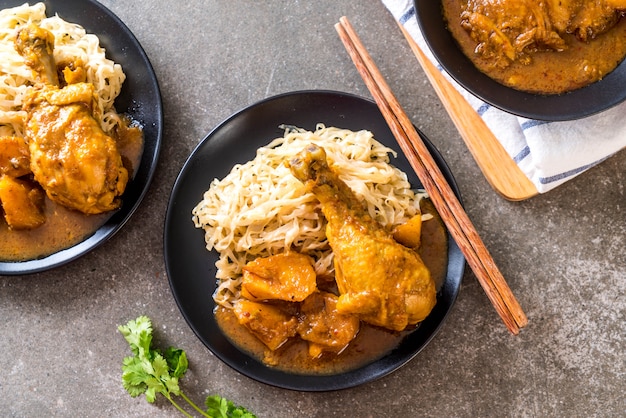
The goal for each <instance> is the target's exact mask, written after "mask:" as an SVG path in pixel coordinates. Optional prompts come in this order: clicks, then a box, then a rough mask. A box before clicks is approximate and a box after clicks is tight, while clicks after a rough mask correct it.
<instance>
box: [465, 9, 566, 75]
mask: <svg viewBox="0 0 626 418" xmlns="http://www.w3.org/2000/svg"><path fill="white" fill-rule="evenodd" d="M461 25H462V26H463V28H465V30H467V31H468V32H469V34H470V35H471V37H472V38H473V39H474V40H475V41H476V42H478V45H477V46H476V50H475V52H476V53H477V54H479V55H481V56H483V57H484V58H486V59H490V60H493V64H494V66H495V67H500V68H503V67H506V66H508V65H509V64H510V63H511V62H513V61H516V60H520V61H522V62H528V60H529V57H528V54H529V53H531V52H533V51H536V50H556V51H559V50H562V49H564V48H565V41H564V40H563V39H562V38H561V36H560V35H559V34H558V33H557V32H556V31H555V29H554V27H553V26H552V24H551V22H550V20H549V16H548V10H547V7H546V5H545V3H544V2H537V1H534V0H469V1H468V2H467V4H466V5H465V6H464V7H462V12H461Z"/></svg>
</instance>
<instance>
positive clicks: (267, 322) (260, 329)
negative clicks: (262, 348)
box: [233, 299, 298, 350]
mask: <svg viewBox="0 0 626 418" xmlns="http://www.w3.org/2000/svg"><path fill="white" fill-rule="evenodd" d="M233 312H234V313H235V316H236V317H237V320H238V321H239V323H240V324H241V325H244V326H245V327H247V328H248V329H249V330H250V332H252V333H253V334H254V335H255V336H256V337H257V338H258V339H259V340H261V341H262V342H263V344H265V345H266V346H267V347H268V348H269V349H270V350H277V349H278V348H279V347H280V346H281V345H283V344H284V343H286V342H287V340H288V339H289V338H291V337H293V336H295V335H296V331H297V327H298V320H297V319H296V317H294V316H292V315H289V314H288V313H287V312H285V311H283V310H281V309H280V308H279V307H278V306H274V305H270V304H267V303H257V302H251V301H249V300H245V299H241V300H239V301H238V302H237V303H236V304H235V306H234V309H233Z"/></svg>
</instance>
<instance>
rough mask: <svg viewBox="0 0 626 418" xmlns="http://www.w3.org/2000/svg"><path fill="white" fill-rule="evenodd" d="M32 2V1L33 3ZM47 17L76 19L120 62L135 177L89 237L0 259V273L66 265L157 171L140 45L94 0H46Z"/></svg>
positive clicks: (150, 90)
mask: <svg viewBox="0 0 626 418" xmlns="http://www.w3.org/2000/svg"><path fill="white" fill-rule="evenodd" d="M24 2H25V1H24V0H8V1H0V8H2V9H5V8H7V7H15V6H20V5H22V4H24ZM33 3H34V2H32V3H31V4H33ZM43 3H44V4H45V5H46V16H52V15H54V14H55V13H57V14H58V15H59V16H60V17H61V18H62V19H64V20H66V21H68V22H73V23H78V24H80V25H81V26H83V27H84V28H85V30H86V31H87V32H88V33H93V34H95V35H98V38H99V39H100V45H101V46H102V47H103V48H105V49H106V55H107V58H109V59H112V60H113V61H115V62H116V63H118V64H121V66H122V69H123V70H124V73H125V74H126V81H124V84H123V86H122V92H121V94H120V95H119V96H118V98H117V99H116V100H115V108H116V110H117V111H118V112H119V113H127V114H129V115H130V116H131V117H132V118H133V119H135V120H137V121H139V122H140V123H141V124H142V125H143V129H144V142H145V148H144V151H143V155H142V157H141V162H140V165H139V168H138V170H137V172H136V173H135V177H134V178H133V179H132V180H131V181H130V182H129V183H128V185H127V187H126V191H125V192H124V195H123V196H122V198H123V204H122V207H121V208H120V209H119V210H118V211H117V212H116V213H115V214H113V216H112V217H111V218H110V219H109V220H108V221H107V222H106V223H105V224H104V225H103V226H102V227H100V228H99V229H98V230H97V231H96V232H95V233H94V234H93V235H92V236H90V237H89V238H87V239H85V240H84V241H83V242H81V243H79V244H76V245H75V246H73V247H70V248H67V249H65V250H62V251H59V252H57V253H55V254H52V255H50V256H47V257H44V258H41V259H37V260H31V261H23V262H0V275H2V274H6V275H17V274H29V273H35V272H40V271H44V270H48V269H51V268H54V267H58V266H60V265H63V264H66V263H68V262H70V261H72V260H75V259H76V258H78V257H80V256H82V255H84V254H86V253H88V252H89V251H91V250H93V249H94V248H96V247H98V246H99V245H101V244H102V243H104V242H105V241H107V240H108V239H110V238H111V237H112V236H113V235H114V234H115V233H116V232H117V231H118V230H119V229H120V228H121V227H122V226H123V225H124V224H125V223H126V221H128V219H129V218H130V217H131V215H132V214H133V213H134V212H135V210H136V209H137V207H138V206H139V204H140V203H141V200H142V199H143V197H144V195H145V194H146V192H147V191H148V187H149V185H150V182H151V181H152V177H153V176H154V171H155V169H156V165H157V160H158V156H159V150H160V148H161V136H162V131H163V109H162V103H161V93H160V92H159V86H158V82H157V79H156V75H155V74H154V71H153V69H152V65H151V64H150V61H149V60H148V57H147V56H146V54H145V52H144V50H143V48H142V47H141V45H140V44H139V42H138V41H137V39H136V38H135V36H134V35H133V34H132V33H131V31H130V30H129V29H128V28H127V27H126V25H124V23H122V21H121V20H120V19H119V18H118V17H117V16H115V15H114V14H113V13H112V12H111V11H110V10H108V9H107V8H105V7H104V6H102V5H101V4H100V3H98V2H97V1H94V0H48V1H44V2H43Z"/></svg>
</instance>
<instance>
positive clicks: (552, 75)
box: [442, 0, 626, 95]
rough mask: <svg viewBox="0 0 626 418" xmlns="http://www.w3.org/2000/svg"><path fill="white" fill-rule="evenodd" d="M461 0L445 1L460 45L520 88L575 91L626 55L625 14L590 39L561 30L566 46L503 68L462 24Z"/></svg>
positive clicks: (485, 68) (477, 61)
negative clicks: (486, 54) (482, 52)
mask: <svg viewBox="0 0 626 418" xmlns="http://www.w3.org/2000/svg"><path fill="white" fill-rule="evenodd" d="M461 3H462V1H460V0H443V1H442V4H443V13H444V18H445V20H446V22H447V28H448V30H449V31H450V32H451V33H452V35H453V37H454V38H455V40H456V41H457V43H458V45H459V47H460V49H461V50H462V51H463V53H464V54H465V55H466V56H467V57H468V58H469V59H470V60H471V61H472V63H474V65H475V66H476V68H478V69H479V70H480V71H481V72H483V73H485V74H486V75H488V76H489V77H490V78H492V79H494V80H496V81H497V82H499V83H501V84H503V85H506V86H509V87H512V88H514V89H517V90H521V91H526V92H530V93H538V94H546V95H550V94H560V93H564V92H568V91H572V90H575V89H578V88H581V87H584V86H587V85H589V84H591V83H593V82H596V81H599V80H601V79H602V78H603V77H605V76H606V75H607V74H609V73H610V72H611V71H613V70H614V69H615V68H617V66H618V65H619V64H620V63H621V62H622V61H623V60H624V57H625V56H626V19H624V18H622V19H621V20H620V21H619V22H618V23H617V24H616V25H615V26H613V27H612V28H611V29H609V30H608V31H607V32H605V33H602V34H599V35H598V36H597V37H595V38H593V39H589V40H587V41H586V42H584V41H581V40H579V39H577V37H576V36H575V35H574V34H571V33H561V34H560V36H561V37H562V38H563V40H564V41H565V46H566V47H565V49H564V50H562V51H555V50H545V51H543V50H539V51H535V52H533V53H532V54H531V57H530V60H529V62H527V63H524V62H522V61H519V60H515V61H513V62H512V63H511V64H510V65H508V66H506V67H505V68H501V67H499V66H495V65H493V60H491V59H488V58H485V57H483V56H481V55H480V54H477V53H476V52H475V49H476V47H477V45H478V43H477V42H476V41H475V40H474V39H472V37H471V36H470V34H469V33H468V32H467V31H466V30H465V29H464V28H463V27H462V25H461V18H460V15H461V12H462V4H461Z"/></svg>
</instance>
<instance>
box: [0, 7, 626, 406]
mask: <svg viewBox="0 0 626 418" xmlns="http://www.w3.org/2000/svg"><path fill="white" fill-rule="evenodd" d="M102 3H103V4H104V5H105V6H107V7H108V8H110V9H111V10H112V11H113V12H114V13H115V14H116V15H117V16H118V17H119V18H120V19H121V20H122V21H124V22H125V23H126V25H127V26H128V27H129V28H130V29H131V30H132V31H133V33H134V34H135V36H136V37H137V38H138V40H139V42H140V43H141V44H142V46H143V47H144V49H145V51H146V53H147V54H148V56H149V58H150V60H151V62H152V64H153V66H154V69H155V71H156V74H157V76H158V79H159V83H160V87H161V93H162V96H163V104H164V112H165V134H164V143H163V149H162V153H161V158H160V161H159V166H158V169H157V172H156V176H155V179H154V182H153V184H152V186H151V188H150V191H149V193H148V195H147V197H146V198H145V200H144V201H143V203H142V205H141V206H140V208H139V210H138V212H137V213H136V214H135V215H134V216H133V217H132V218H131V220H130V221H129V222H128V224H127V225H126V226H125V227H124V228H123V229H122V230H121V231H120V232H119V233H118V234H117V235H115V236H114V237H113V238H112V239H111V240H110V241H108V242H107V243H106V244H105V245H103V246H101V247H100V248H98V249H97V250H95V251H93V252H91V253H89V254H88V255H86V256H84V257H82V258H80V259H78V260H76V261H74V262H72V263H71V264H69V265H66V266H63V267H60V268H57V269H55V270H52V271H48V272H45V273H40V274H34V275H28V276H17V277H15V276H14V277H7V276H2V277H0V318H2V320H1V321H0V352H1V353H2V355H1V356H0V370H1V375H0V376H1V377H0V416H2V417H172V416H176V415H177V411H176V410H175V409H174V408H173V407H172V406H171V405H170V404H169V403H167V402H165V401H159V402H157V403H156V404H148V403H147V402H146V401H145V400H144V399H143V398H136V399H133V398H131V397H130V396H129V395H128V394H127V393H126V392H125V390H124V389H123V387H122V385H121V380H120V379H121V364H122V359H123V357H124V356H127V355H129V350H128V347H127V344H126V342H125V341H124V339H123V338H122V336H121V335H120V334H119V332H117V325H118V324H123V323H126V322H127V321H128V320H130V319H134V318H136V317H137V316H138V315H141V314H145V315H148V316H149V317H151V318H152V320H153V322H154V325H155V328H156V335H157V339H158V341H159V342H160V343H161V344H162V345H164V346H167V345H174V346H177V347H181V348H184V349H185V350H186V351H187V354H188V357H189V360H190V370H189V372H188V374H187V376H186V377H185V378H184V380H183V382H184V383H183V388H184V390H185V391H186V392H187V394H188V395H189V396H190V397H191V398H193V399H194V400H196V401H198V402H200V403H201V402H203V399H204V397H206V396H207V395H209V394H214V393H219V394H221V395H222V396H225V397H227V398H229V399H231V400H233V401H234V402H235V403H238V404H242V405H244V406H246V407H248V408H249V409H250V410H252V411H253V412H255V413H256V414H257V415H258V416H259V417H276V418H280V417H320V418H321V417H324V418H326V417H348V416H350V417H409V416H411V417H412V416H415V417H417V416H424V417H452V416H454V417H617V416H623V415H624V413H625V411H626V398H625V396H626V375H625V373H626V362H625V358H626V345H625V332H624V329H625V327H624V324H625V311H626V299H625V289H626V251H625V250H624V248H625V247H626V173H625V171H626V153H624V152H621V153H618V154H617V155H616V156H614V157H612V158H610V159H608V160H607V161H605V162H603V163H602V164H601V165H600V166H598V167H596V168H593V169H591V170H590V171H588V172H586V173H584V174H583V175H581V176H578V177H577V178H575V179H573V180H571V181H569V182H567V183H565V184H564V185H562V186H560V187H558V188H557V189H555V190H553V191H550V192H548V193H546V194H544V195H540V196H537V197H534V198H532V199H530V200H527V201H523V202H509V201H506V200H504V199H503V198H501V197H499V196H498V195H497V194H496V193H495V192H494V191H493V190H492V189H491V187H490V186H489V185H488V184H487V182H486V180H485V179H484V178H483V177H482V175H481V173H480V171H479V169H478V167H477V166H476V164H475V163H474V161H473V160H472V158H471V156H470V155H469V152H468V150H467V149H466V147H465V146H464V145H463V143H462V141H461V139H460V137H459V135H458V133H457V131H456V130H455V128H454V126H453V125H452V122H451V121H450V119H449V118H448V116H447V115H446V113H445V111H444V109H443V107H442V105H441V104H440V102H439V101H438V99H437V97H436V95H435V93H434V91H433V90H432V88H431V87H430V85H429V83H428V81H427V79H426V77H425V76H424V74H423V73H422V71H421V70H420V68H419V66H418V64H417V61H416V60H415V58H414V57H413V55H412V53H411V51H410V49H409V47H408V45H407V44H406V42H405V40H404V39H403V37H402V35H401V33H400V32H399V30H398V28H397V26H396V24H395V22H394V20H393V18H392V17H391V15H390V14H389V13H388V12H387V10H386V9H385V7H384V6H383V4H382V3H381V2H379V1H375V0H369V1H348V0H317V1H310V2H309V1H298V0H271V1H232V0H213V1H200V0H188V1H185V2H172V1H164V0H151V1H147V0H135V1H115V0H103V1H102ZM342 15H346V16H348V17H349V18H350V20H351V21H352V23H353V24H354V25H355V27H356V29H357V31H358V33H359V34H360V36H361V38H362V40H363V42H364V43H365V45H366V46H367V47H368V49H369V50H370V53H371V54H372V56H373V58H374V59H375V61H376V62H377V63H378V65H379V67H380V68H381V70H382V72H383V73H384V75H385V76H386V77H387V80H388V82H389V84H390V86H391V88H392V89H393V90H394V91H395V92H396V94H397V96H398V99H399V100H400V102H401V103H402V105H403V106H404V107H405V109H406V111H407V113H408V115H409V116H410V118H411V119H412V120H413V121H414V123H415V124H416V126H418V127H419V128H420V129H421V130H422V131H423V132H425V133H426V134H427V136H428V137H429V138H430V139H431V141H432V142H433V143H434V144H435V146H436V147H438V149H439V150H440V151H441V153H442V155H443V156H444V158H445V159H446V160H447V162H448V164H449V165H450V167H451V168H452V171H453V173H454V175H455V176H456V179H457V181H458V185H459V187H460V189H461V192H462V195H463V198H464V203H465V207H466V209H467V212H468V213H469V215H470V218H471V219H472V220H473V221H474V223H475V225H476V228H477V229H478V231H479V232H480V234H481V235H482V237H483V239H484V241H485V243H486V245H487V247H488V248H489V249H490V251H491V252H492V255H493V257H494V259H495V260H496V262H497V264H498V265H499V267H500V269H501V270H502V272H503V274H504V276H505V277H506V278H507V280H508V282H509V284H510V286H511V288H512V290H513V292H514V293H515V295H516V296H517V297H518V299H519V301H520V303H521V305H522V306H523V307H524V309H525V311H526V313H527V315H528V317H529V325H528V327H527V328H526V329H524V330H523V331H522V333H521V334H520V335H519V336H517V337H514V336H512V335H510V334H509V333H508V331H507V330H506V328H505V327H504V325H503V324H502V323H501V321H500V319H499V318H498V316H497V314H496V313H495V311H494V309H493V308H492V307H491V305H490V304H489V301H488V300H487V297H486V296H485V294H484V292H483V291H482V289H481V287H480V286H479V284H478V282H477V281H476V278H475V277H474V275H473V273H472V272H471V271H470V270H469V269H467V271H466V273H465V277H464V281H463V284H462V287H461V292H460V295H459V298H458V300H457V302H456V304H455V306H454V308H453V310H452V312H451V314H450V316H449V318H448V320H447V322H446V323H445V325H444V326H443V328H442V329H441V331H440V332H439V334H438V335H437V336H436V338H434V340H433V341H432V342H431V343H430V344H429V345H428V346H427V347H426V348H425V349H424V350H423V351H422V352H421V353H420V354H419V355H418V356H417V357H416V358H415V359H413V360H412V361H411V362H409V363H408V364H407V365H406V366H405V367H403V368H401V369H400V370H398V371H396V372H394V373H392V374H391V375H389V376H387V377H385V378H382V379H380V380H377V381H375V382H372V383H369V384H365V385H362V386H359V387H356V388H353V389H348V390H342V391H337V392H328V393H300V392H293V391H287V390H282V389H277V388H274V387H270V386H267V385H265V384H262V383H258V382H256V381H253V380H251V379H248V378H247V377H245V376H243V375H240V374H239V373H237V372H235V371H233V370H232V369H230V368H229V367H228V366H226V365H225V364H223V363H222V362H221V361H220V360H218V359H217V358H216V357H214V356H213V355H212V354H211V352H210V351H209V350H207V349H206V348H205V347H204V345H202V343H201V342H200V341H199V340H198V339H197V338H196V337H195V335H194V334H193V332H192V331H191V329H190V328H189V326H188V325H187V323H186V322H185V320H184V319H183V317H182V315H181V313H180V312H179V310H178V308H177V306H176V303H175V301H174V298H173V297H172V294H171V292H170V288H169V284H168V279H167V275H166V272H165V265H164V261H163V237H162V236H163V221H164V217H165V211H166V206H167V202H168V197H169V194H170V191H171V188H172V186H173V183H174V180H175V178H176V176H177V174H178V172H179V170H180V169H181V167H182V164H183V163H184V161H185V159H186V158H187V156H188V155H189V154H190V152H191V151H192V149H193V148H194V147H195V145H196V144H198V142H199V141H200V140H201V139H202V138H203V137H204V136H205V135H206V134H207V133H208V132H209V131H210V130H211V129H212V128H213V127H215V126H216V125H217V124H218V123H220V122H221V121H222V120H223V119H225V118H226V117H228V116H229V115H230V114H232V113H233V112H235V111H237V110H239V109H241V108H243V107H246V106H248V105H250V104H252V103H254V102H256V101H258V100H260V99H263V98H266V97H269V96H272V95H275V94H279V93H283V92H288V91H293V90H305V89H331V90H340V91H346V92H350V93H355V94H359V95H362V96H366V97H369V93H368V91H367V89H366V88H365V86H364V84H363V82H362V81H361V79H360V77H359V75H358V74H357V72H356V70H355V68H354V67H353V64H352V62H351V61H350V59H349V57H348V55H347V54H346V52H345V50H344V48H343V46H342V44H341V42H340V40H339V39H338V37H337V35H336V32H335V30H334V28H333V25H334V23H336V22H337V21H338V19H339V18H340V17H341V16H342ZM590 140H592V138H590Z"/></svg>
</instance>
